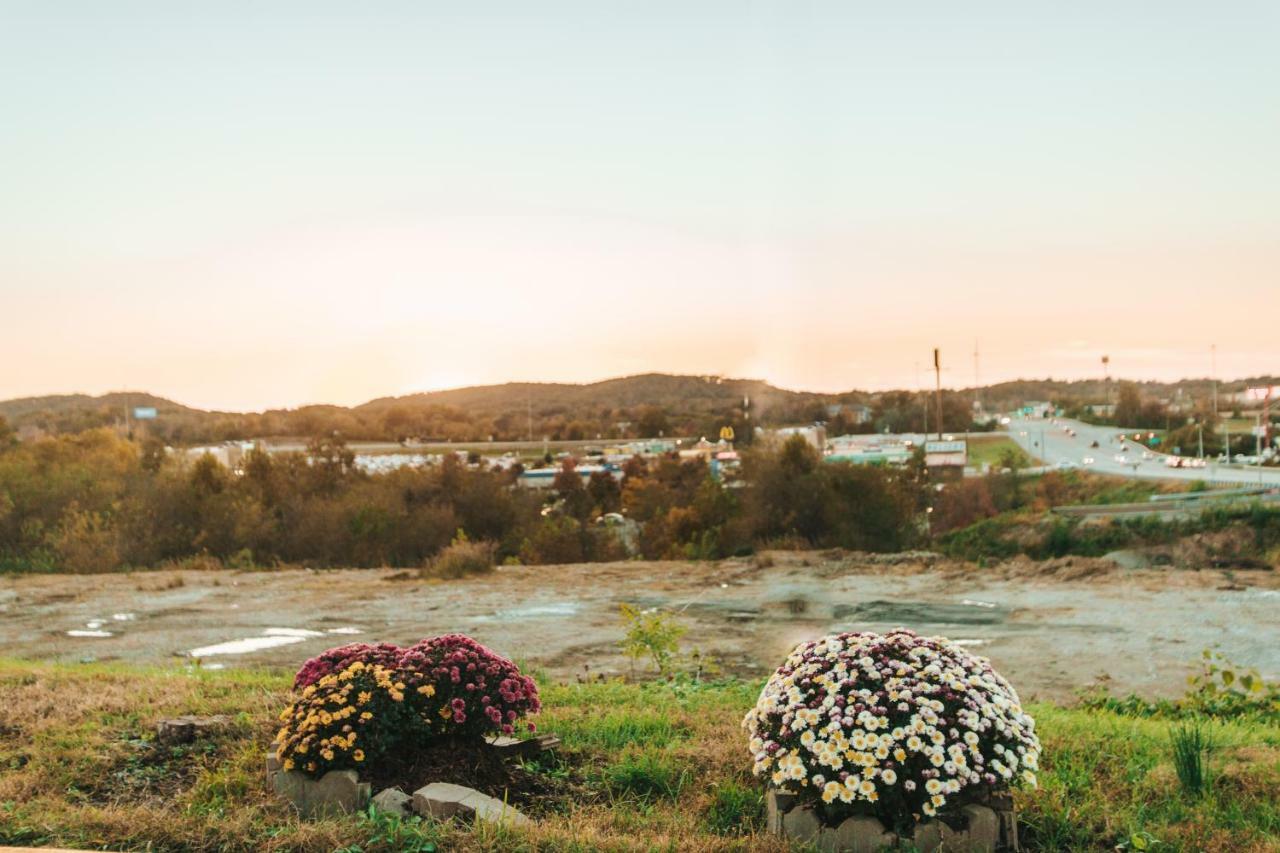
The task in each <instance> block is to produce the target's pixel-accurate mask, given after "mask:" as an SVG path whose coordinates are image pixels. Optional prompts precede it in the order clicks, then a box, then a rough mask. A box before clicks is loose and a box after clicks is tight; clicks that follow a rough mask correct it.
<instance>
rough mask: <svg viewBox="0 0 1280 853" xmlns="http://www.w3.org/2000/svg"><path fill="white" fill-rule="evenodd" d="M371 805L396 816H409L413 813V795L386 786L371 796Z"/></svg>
mask: <svg viewBox="0 0 1280 853" xmlns="http://www.w3.org/2000/svg"><path fill="white" fill-rule="evenodd" d="M373 807H374V808H375V809H377V810H378V811H380V812H386V813H387V814H391V815H395V816H396V817H409V816H410V815H411V814H413V797H411V796H409V795H408V794H406V793H405V792H404V791H401V790H400V789H399V788H386V789H384V790H382V791H379V792H378V795H377V796H376V797H374V798H373Z"/></svg>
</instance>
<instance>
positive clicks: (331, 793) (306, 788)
mask: <svg viewBox="0 0 1280 853" xmlns="http://www.w3.org/2000/svg"><path fill="white" fill-rule="evenodd" d="M271 783H272V786H273V787H274V788H275V791H276V793H277V794H280V795H281V796H284V797H287V798H288V799H289V800H290V801H291V802H292V803H293V804H294V805H295V806H296V807H297V809H298V811H299V812H301V813H302V816H303V817H319V816H322V815H334V814H342V813H344V812H346V813H349V812H357V811H359V810H360V809H362V808H364V807H365V804H366V803H368V802H369V784H368V783H367V782H365V783H362V782H361V781H360V779H359V777H358V776H356V771H354V770H330V771H329V772H328V773H326V774H324V775H323V776H321V777H320V778H319V779H312V778H311V777H310V776H308V775H306V774H305V773H301V772H299V771H297V770H282V771H280V772H278V773H276V774H275V775H274V776H272V777H271Z"/></svg>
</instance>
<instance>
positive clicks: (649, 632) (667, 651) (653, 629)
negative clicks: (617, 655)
mask: <svg viewBox="0 0 1280 853" xmlns="http://www.w3.org/2000/svg"><path fill="white" fill-rule="evenodd" d="M620 610H621V612H622V621H623V622H624V623H626V626H627V633H626V637H625V638H624V639H623V641H622V651H623V653H625V654H626V655H627V657H629V658H631V659H632V660H639V659H640V658H644V657H647V658H649V660H651V661H652V662H653V665H654V668H656V669H657V670H658V673H659V674H660V675H666V674H667V672H668V671H669V669H670V667H671V662H672V659H673V658H674V657H675V656H676V655H677V654H679V652H680V638H681V637H683V636H684V634H685V630H686V629H685V627H684V626H683V625H680V624H679V623H677V622H676V621H675V620H674V619H672V618H671V617H670V616H667V615H664V614H662V613H659V612H657V611H655V610H639V609H637V608H635V607H632V606H631V605H630V604H623V605H622V606H621V608H620Z"/></svg>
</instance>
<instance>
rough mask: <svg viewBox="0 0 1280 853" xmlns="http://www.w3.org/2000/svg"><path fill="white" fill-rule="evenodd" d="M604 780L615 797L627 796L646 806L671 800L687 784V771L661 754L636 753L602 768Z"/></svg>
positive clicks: (668, 756)
mask: <svg viewBox="0 0 1280 853" xmlns="http://www.w3.org/2000/svg"><path fill="white" fill-rule="evenodd" d="M604 779H605V784H606V785H607V786H608V788H609V790H610V791H611V792H613V793H614V794H615V795H619V794H630V795H633V796H635V797H637V798H638V799H640V800H642V801H646V802H647V801H652V800H656V799H667V800H674V799H675V798H676V797H678V796H680V792H681V791H682V790H684V787H685V785H687V784H688V783H689V769H688V768H687V767H684V766H682V765H680V764H678V763H677V762H676V761H675V760H674V759H673V758H672V757H671V756H670V755H667V754H665V753H660V752H638V753H632V754H630V755H626V756H624V757H623V758H622V760H621V761H619V762H617V763H616V764H612V765H610V766H609V767H607V768H605V772H604Z"/></svg>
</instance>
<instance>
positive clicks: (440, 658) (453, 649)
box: [398, 634, 542, 736]
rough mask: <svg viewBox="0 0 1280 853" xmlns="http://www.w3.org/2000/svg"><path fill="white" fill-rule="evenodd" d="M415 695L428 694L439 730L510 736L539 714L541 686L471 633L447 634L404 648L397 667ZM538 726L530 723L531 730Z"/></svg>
mask: <svg viewBox="0 0 1280 853" xmlns="http://www.w3.org/2000/svg"><path fill="white" fill-rule="evenodd" d="M398 671H399V672H400V673H401V675H402V677H403V678H404V681H405V683H406V684H407V685H408V690H409V692H410V694H411V695H424V694H425V696H424V698H429V699H432V700H433V701H430V702H426V703H424V704H425V706H426V707H424V709H423V711H424V713H423V722H424V723H426V724H427V725H429V726H430V729H431V731H432V733H434V734H450V735H461V736H466V735H481V734H484V733H486V732H502V733H503V734H511V733H512V732H513V731H515V724H516V721H517V720H518V719H520V718H521V717H523V716H525V715H526V714H536V713H538V711H539V710H540V709H541V707H542V704H541V702H540V701H539V699H538V686H537V685H536V684H535V683H534V681H533V679H532V678H529V677H528V676H526V675H521V674H520V669H519V668H518V667H517V666H516V665H515V664H514V663H512V662H511V661H509V660H507V659H506V658H504V657H502V656H501V655H499V654H496V653H494V652H493V651H491V650H490V649H487V648H485V647H484V646H482V645H480V644H479V643H477V642H476V641H475V640H473V639H471V638H470V637H465V636H463V635H461V634H448V635H446V636H443V637H434V638H432V639H429V640H423V641H421V642H420V643H417V644H416V645H413V646H410V647H409V648H407V649H405V650H404V653H403V654H402V655H401V657H400V664H399V670H398ZM533 728H534V726H533V724H532V723H529V730H530V731H532V730H533Z"/></svg>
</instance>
